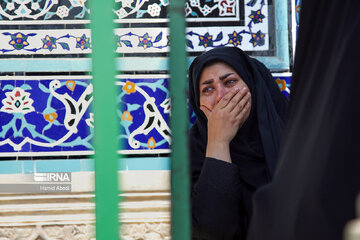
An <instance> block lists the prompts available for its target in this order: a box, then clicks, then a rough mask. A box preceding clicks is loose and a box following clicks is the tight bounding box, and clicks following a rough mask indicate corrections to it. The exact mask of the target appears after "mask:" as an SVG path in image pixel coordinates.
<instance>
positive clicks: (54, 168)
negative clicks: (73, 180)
mask: <svg viewBox="0 0 360 240" xmlns="http://www.w3.org/2000/svg"><path fill="white" fill-rule="evenodd" d="M80 161H81V160H70V159H64V160H36V161H35V169H36V172H80V171H81V162H80Z"/></svg>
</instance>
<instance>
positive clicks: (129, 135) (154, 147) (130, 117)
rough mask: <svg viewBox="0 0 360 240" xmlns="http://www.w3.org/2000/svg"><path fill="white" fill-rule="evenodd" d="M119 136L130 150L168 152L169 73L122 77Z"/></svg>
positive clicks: (120, 82) (169, 134) (169, 138)
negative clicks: (167, 74)
mask: <svg viewBox="0 0 360 240" xmlns="http://www.w3.org/2000/svg"><path fill="white" fill-rule="evenodd" d="M118 79H119V80H120V81H118V82H117V85H118V86H119V87H120V94H119V96H118V104H119V110H118V116H119V118H120V128H121V129H120V131H121V134H120V136H119V138H120V139H123V140H124V141H121V142H122V144H123V149H127V150H128V151H123V152H127V153H162V152H169V146H170V144H171V130H170V127H169V115H170V110H171V99H170V93H169V91H168V88H167V84H168V76H166V75H163V76H160V75H154V76H145V75H144V76H139V75H135V76H134V75H128V76H119V78H118Z"/></svg>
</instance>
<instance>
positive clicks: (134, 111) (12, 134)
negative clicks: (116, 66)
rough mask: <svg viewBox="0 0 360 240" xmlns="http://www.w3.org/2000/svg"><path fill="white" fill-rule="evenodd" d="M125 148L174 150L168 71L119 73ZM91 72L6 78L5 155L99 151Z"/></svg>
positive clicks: (1, 111)
mask: <svg viewBox="0 0 360 240" xmlns="http://www.w3.org/2000/svg"><path fill="white" fill-rule="evenodd" d="M118 79H119V81H118V82H117V86H118V88H119V95H118V98H117V99H118V100H117V101H118V106H119V108H118V117H119V130H120V131H119V136H118V139H119V142H120V141H121V144H122V146H123V148H122V149H123V150H122V151H121V152H122V153H133V154H143V153H165V152H169V145H170V143H171V131H170V128H169V125H168V118H169V114H170V108H171V105H170V104H171V100H170V97H169V91H168V90H167V81H168V77H167V76H166V75H154V76H141V75H131V76H125V75H123V76H118ZM90 80H91V77H89V76H79V77H58V76H57V77H5V78H2V79H0V89H1V91H0V102H1V104H0V105H1V108H0V156H14V155H18V156H21V155H24V156H30V155H31V156H36V155H44V154H47V155H69V154H70V155H73V154H76V155H82V154H85V155H86V154H92V153H93V145H92V138H93V132H94V131H93V128H94V125H93V124H94V114H93V113H92V112H91V103H92V100H93V97H92V95H91V94H92V91H93V89H92V84H91V82H90Z"/></svg>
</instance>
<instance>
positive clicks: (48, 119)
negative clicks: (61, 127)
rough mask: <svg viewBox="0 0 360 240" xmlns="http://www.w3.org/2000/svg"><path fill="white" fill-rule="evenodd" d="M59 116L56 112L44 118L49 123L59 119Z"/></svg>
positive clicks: (45, 115)
mask: <svg viewBox="0 0 360 240" xmlns="http://www.w3.org/2000/svg"><path fill="white" fill-rule="evenodd" d="M57 117H58V115H57V113H56V112H53V113H48V114H44V118H45V120H46V121H48V122H51V123H52V122H54V121H55V119H57Z"/></svg>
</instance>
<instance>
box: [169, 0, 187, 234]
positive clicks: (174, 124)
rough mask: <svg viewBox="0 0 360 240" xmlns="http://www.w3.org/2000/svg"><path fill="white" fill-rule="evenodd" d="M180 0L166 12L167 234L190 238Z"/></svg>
mask: <svg viewBox="0 0 360 240" xmlns="http://www.w3.org/2000/svg"><path fill="white" fill-rule="evenodd" d="M184 6H185V1H184V0H171V1H170V5H169V15H170V78H171V79H170V92H171V102H172V109H171V120H170V125H171V131H172V154H171V204H172V211H171V227H172V228H171V236H172V240H190V238H191V232H190V225H191V222H190V221H191V219H190V194H189V190H190V186H189V182H190V181H189V162H188V145H187V124H188V113H187V107H186V83H187V78H186V71H187V64H186V63H187V59H186V58H187V55H186V49H185V19H184Z"/></svg>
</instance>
